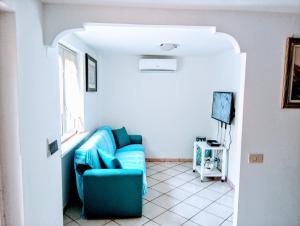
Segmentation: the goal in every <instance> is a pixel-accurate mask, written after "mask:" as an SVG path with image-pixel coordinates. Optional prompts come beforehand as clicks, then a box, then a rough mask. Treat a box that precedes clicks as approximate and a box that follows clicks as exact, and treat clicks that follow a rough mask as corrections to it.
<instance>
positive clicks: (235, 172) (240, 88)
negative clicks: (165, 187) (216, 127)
mask: <svg viewBox="0 0 300 226" xmlns="http://www.w3.org/2000/svg"><path fill="white" fill-rule="evenodd" d="M97 25H99V26H101V25H103V24H93V26H96V27H97ZM106 25H107V26H112V27H114V26H118V25H116V24H106ZM88 26H89V24H86V25H85V27H84V29H83V30H85V29H86V28H87V27H88ZM122 26H125V27H126V26H128V27H131V26H135V25H122ZM138 26H140V27H143V25H138ZM148 26H149V27H151V26H152V25H148ZM146 27H147V26H146ZM152 27H155V25H154V26H152ZM158 27H160V26H158ZM165 27H168V26H165ZM171 27H176V26H171ZM179 27H180V26H179ZM182 27H184V26H182ZM186 27H187V28H188V27H189V26H186ZM199 27H201V26H199ZM209 29H212V35H215V36H219V37H223V38H225V39H227V40H228V42H229V43H231V45H232V48H233V50H234V51H233V53H234V54H235V56H237V57H238V58H239V69H238V70H239V71H238V72H237V73H238V74H239V81H237V83H238V85H237V90H236V92H237V93H238V96H237V99H236V101H237V106H236V112H237V114H236V120H235V125H234V127H235V128H234V134H235V149H236V152H235V153H234V155H231V154H230V156H229V159H230V161H231V162H232V164H231V165H234V167H231V168H230V169H229V171H230V173H231V174H232V175H231V177H234V178H235V181H234V185H235V188H236V193H235V194H236V195H235V197H238V192H239V191H238V180H239V165H240V154H241V153H240V152H241V150H240V147H241V134H242V111H243V94H244V79H245V64H246V54H245V53H241V52H240V48H239V45H238V43H237V41H236V40H235V39H234V38H233V37H232V36H230V35H228V34H225V33H218V32H216V30H215V27H210V28H209ZM79 30H80V29H75V30H74V29H72V30H69V31H64V32H62V33H60V34H58V35H57V36H56V38H55V40H54V41H53V46H54V48H55V46H56V45H57V43H58V42H59V40H61V39H62V38H63V37H65V36H66V35H67V34H72V33H73V32H74V31H79ZM62 167H63V166H62ZM237 205H238V198H235V213H236V211H237ZM235 220H236V214H235Z"/></svg>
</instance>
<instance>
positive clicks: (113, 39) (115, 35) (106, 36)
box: [74, 25, 236, 56]
mask: <svg viewBox="0 0 300 226" xmlns="http://www.w3.org/2000/svg"><path fill="white" fill-rule="evenodd" d="M74 34H75V35H76V36H77V37H78V38H79V39H81V40H82V41H83V42H85V43H86V44H88V45H89V46H90V47H92V48H94V49H96V50H97V51H99V52H100V53H101V54H106V55H116V54H117V55H167V56H187V55H189V56H193V55H197V56H201V55H215V54H218V53H222V52H224V51H234V50H236V49H235V47H236V46H234V45H233V43H232V42H231V40H230V38H229V39H228V36H227V35H225V34H223V33H217V32H215V28H214V27H187V26H150V25H147V26H146V25H144V26H142V25H87V26H86V27H85V30H84V31H79V32H75V33H74ZM161 43H176V44H179V47H178V48H177V49H173V50H171V51H163V50H161V48H160V44H161Z"/></svg>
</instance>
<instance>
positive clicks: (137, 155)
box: [116, 150, 147, 195]
mask: <svg viewBox="0 0 300 226" xmlns="http://www.w3.org/2000/svg"><path fill="white" fill-rule="evenodd" d="M116 157H117V158H118V159H119V161H120V163H121V165H122V169H140V170H142V171H143V195H145V194H146V193H147V179H146V163H145V153H144V152H143V151H135V150H132V151H117V152H116Z"/></svg>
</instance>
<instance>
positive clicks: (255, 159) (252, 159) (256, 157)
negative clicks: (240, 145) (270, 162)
mask: <svg viewBox="0 0 300 226" xmlns="http://www.w3.org/2000/svg"><path fill="white" fill-rule="evenodd" d="M263 161H264V155H263V154H249V159H248V162H249V163H263Z"/></svg>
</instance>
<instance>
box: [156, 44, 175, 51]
mask: <svg viewBox="0 0 300 226" xmlns="http://www.w3.org/2000/svg"><path fill="white" fill-rule="evenodd" d="M159 46H160V48H161V50H164V51H170V50H173V49H177V48H178V47H179V44H176V43H161V44H160V45H159Z"/></svg>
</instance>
